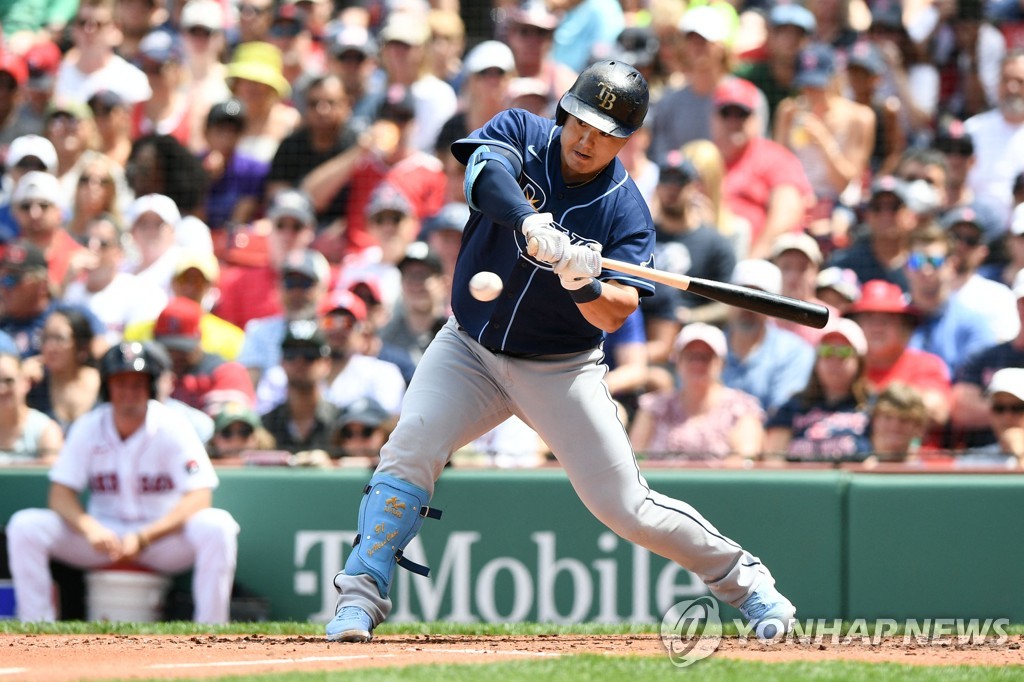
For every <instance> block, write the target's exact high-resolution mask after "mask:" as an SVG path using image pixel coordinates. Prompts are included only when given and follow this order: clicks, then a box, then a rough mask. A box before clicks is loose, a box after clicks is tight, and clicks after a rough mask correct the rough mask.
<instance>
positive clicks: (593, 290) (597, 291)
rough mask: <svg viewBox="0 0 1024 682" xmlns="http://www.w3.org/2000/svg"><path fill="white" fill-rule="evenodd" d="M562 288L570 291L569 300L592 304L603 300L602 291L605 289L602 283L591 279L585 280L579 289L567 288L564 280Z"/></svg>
mask: <svg viewBox="0 0 1024 682" xmlns="http://www.w3.org/2000/svg"><path fill="white" fill-rule="evenodd" d="M562 286H563V287H565V288H566V289H569V298H571V299H572V300H573V301H574V302H576V303H590V302H591V301H596V300H597V299H599V298H601V290H602V289H603V288H604V287H603V285H602V284H601V282H599V281H598V280H596V279H594V278H593V277H591V278H590V279H589V280H583V284H581V285H580V286H579V287H577V288H570V287H568V286H566V281H565V280H564V279H563V280H562Z"/></svg>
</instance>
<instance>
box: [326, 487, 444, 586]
mask: <svg viewBox="0 0 1024 682" xmlns="http://www.w3.org/2000/svg"><path fill="white" fill-rule="evenodd" d="M365 492H366V495H365V496H364V497H363V502H362V504H361V505H360V506H359V536H358V537H357V541H356V544H355V546H353V548H352V553H351V554H349V556H348V560H347V561H346V562H345V574H346V575H359V574H368V575H370V576H371V577H372V578H373V580H374V582H376V583H377V589H378V590H379V591H380V596H381V597H383V598H387V596H388V594H389V593H390V591H391V580H392V578H393V577H394V574H395V566H396V564H397V565H401V566H403V567H406V568H409V570H413V571H414V572H416V573H420V574H421V575H426V574H427V572H428V571H427V569H426V568H425V567H423V566H419V564H415V563H413V562H411V561H409V560H408V559H405V558H404V557H403V556H402V550H404V549H405V547H406V545H408V544H409V542H410V541H412V539H413V538H414V537H416V533H417V532H418V531H419V529H420V526H421V525H422V524H423V519H424V518H426V517H427V516H429V517H431V518H440V516H441V514H440V512H439V511H438V510H436V509H432V508H430V507H428V506H427V502H429V501H430V496H429V495H428V494H427V491H426V490H423V489H422V488H418V487H417V486H414V485H413V484H411V483H406V482H405V481H402V480H400V479H397V478H394V477H393V476H387V475H383V474H378V475H374V477H373V478H371V479H370V483H369V485H368V486H366V489H365ZM407 564H408V566H407ZM413 567H415V568H413ZM417 569H418V570H417Z"/></svg>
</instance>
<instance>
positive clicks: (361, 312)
mask: <svg viewBox="0 0 1024 682" xmlns="http://www.w3.org/2000/svg"><path fill="white" fill-rule="evenodd" d="M335 310H344V311H345V312H347V313H349V314H350V315H352V317H354V318H356V319H357V320H359V321H360V322H362V321H363V320H365V319H366V304H365V303H364V302H363V299H361V298H359V297H358V296H356V295H355V294H353V293H352V292H351V291H349V290H348V289H337V290H335V291H333V292H331V294H330V295H329V296H328V297H327V298H326V299H325V300H324V302H323V304H322V305H321V306H320V314H321V315H326V314H327V313H330V312H333V311H335Z"/></svg>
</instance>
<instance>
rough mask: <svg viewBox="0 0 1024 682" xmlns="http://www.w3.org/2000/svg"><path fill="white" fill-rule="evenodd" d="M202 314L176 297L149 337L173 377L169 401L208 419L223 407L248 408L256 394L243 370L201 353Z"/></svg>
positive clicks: (219, 358) (236, 365) (241, 367)
mask: <svg viewBox="0 0 1024 682" xmlns="http://www.w3.org/2000/svg"><path fill="white" fill-rule="evenodd" d="M203 312H204V311H203V307H202V306H201V305H199V304H198V303H196V302H195V301H193V300H192V299H189V298H185V297H183V296H179V297H177V298H173V299H171V301H170V302H169V303H168V304H167V307H165V308H164V309H163V311H162V312H161V313H160V316H159V317H157V318H156V326H155V327H154V329H153V337H154V339H155V340H156V341H157V342H158V343H159V344H161V345H162V346H163V347H164V348H165V349H166V350H167V354H168V355H169V356H170V358H171V369H172V371H173V372H174V375H175V376H174V390H173V391H172V393H171V397H172V398H175V399H177V400H180V401H181V402H183V403H185V404H186V405H189V406H191V407H194V408H196V409H198V410H202V411H204V412H206V413H207V414H209V415H214V414H217V413H218V412H219V411H220V408H221V407H222V406H223V405H225V404H227V403H233V402H234V403H239V402H240V403H244V404H246V405H250V406H251V405H252V404H253V401H254V400H255V398H256V392H255V391H254V390H253V387H252V381H251V380H250V379H249V373H248V372H247V371H246V369H245V367H244V366H242V365H241V364H239V363H237V362H228V361H225V360H224V358H222V357H220V356H219V355H214V354H213V353H207V352H206V351H204V350H203V349H202V346H201V344H200V342H201V340H202V332H201V330H200V326H199V323H200V320H201V319H202V317H203Z"/></svg>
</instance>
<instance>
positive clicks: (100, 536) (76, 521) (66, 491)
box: [48, 483, 121, 559]
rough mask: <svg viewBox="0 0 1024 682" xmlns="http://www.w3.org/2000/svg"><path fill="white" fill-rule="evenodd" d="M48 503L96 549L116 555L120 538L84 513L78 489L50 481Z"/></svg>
mask: <svg viewBox="0 0 1024 682" xmlns="http://www.w3.org/2000/svg"><path fill="white" fill-rule="evenodd" d="M48 504H49V507H50V509H52V510H53V511H55V512H57V513H58V514H59V515H60V517H61V518H62V519H64V522H65V523H67V524H68V525H69V526H70V527H71V528H72V529H74V530H75V531H76V532H77V533H80V534H81V535H82V536H83V537H84V538H85V539H86V540H88V541H89V544H90V545H92V547H93V548H94V549H95V550H96V551H98V552H103V553H104V554H106V555H107V556H109V557H110V558H111V559H116V558H117V557H118V555H119V553H120V550H121V539H120V538H119V537H118V536H117V533H115V532H114V531H112V530H111V529H109V528H107V527H105V526H104V525H103V524H101V523H100V522H99V521H98V520H96V518H95V517H93V516H90V515H89V514H87V513H86V511H85V508H84V507H83V506H82V501H81V499H79V495H78V491H76V490H74V489H72V488H69V487H68V486H66V485H64V484H62V483H50V494H49V500H48Z"/></svg>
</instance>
